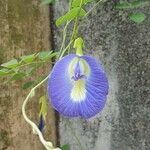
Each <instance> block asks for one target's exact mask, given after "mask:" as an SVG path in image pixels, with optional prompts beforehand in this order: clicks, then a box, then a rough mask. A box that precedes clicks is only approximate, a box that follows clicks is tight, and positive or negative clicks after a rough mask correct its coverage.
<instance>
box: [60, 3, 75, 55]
mask: <svg viewBox="0 0 150 150" xmlns="http://www.w3.org/2000/svg"><path fill="white" fill-rule="evenodd" d="M71 4H72V0H70V2H69V10H70V9H71ZM69 23H70V21H68V22H67V23H66V25H65V27H64V30H63V41H62V44H61V47H60V51H59V56H60V55H61V53H62V51H63V49H64V45H65V41H66V35H67V28H68V25H69Z"/></svg>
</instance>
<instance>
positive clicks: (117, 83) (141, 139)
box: [54, 0, 150, 150]
mask: <svg viewBox="0 0 150 150" xmlns="http://www.w3.org/2000/svg"><path fill="white" fill-rule="evenodd" d="M66 8H67V3H66V1H59V2H58V3H57V4H56V6H55V7H54V16H55V19H56V18H57V17H58V16H60V15H62V14H63V13H64V10H65V9H66ZM140 10H141V11H142V12H145V14H146V15H147V19H146V20H145V21H144V22H143V23H141V24H135V23H132V22H130V21H129V20H127V14H128V13H129V12H131V11H117V10H115V9H114V2H113V1H112V0H108V1H107V2H106V3H105V4H104V5H99V6H98V7H97V9H96V10H94V11H93V12H92V14H90V15H89V16H88V18H87V19H85V20H84V23H83V24H82V25H81V28H80V32H79V34H80V36H82V37H83V38H84V40H85V45H86V48H85V53H86V54H89V55H92V56H94V57H96V58H97V59H98V60H99V61H101V62H102V64H103V66H104V68H105V70H106V72H107V75H108V79H109V85H110V90H109V96H108V100H107V104H106V106H105V109H104V110H103V112H102V113H101V114H99V115H98V116H96V117H95V118H92V119H90V120H81V119H69V123H70V124H71V127H70V126H67V125H66V121H67V122H68V119H66V118H64V117H61V118H60V129H59V130H60V143H61V144H64V143H69V144H70V145H71V149H72V150H79V149H81V148H80V146H79V145H78V143H77V141H76V138H75V137H74V135H73V134H74V133H72V131H74V132H75V134H76V136H77V137H78V138H79V140H80V141H81V143H82V145H83V147H84V150H149V149H150V97H149V92H148V90H149V86H148V83H149V81H150V80H149V73H148V69H149V66H150V59H149V53H150V6H147V7H144V8H141V9H140ZM134 11H136V10H134ZM61 33H62V32H61V30H58V29H57V28H55V37H54V39H55V47H56V49H57V48H58V45H59V43H60V42H61Z"/></svg>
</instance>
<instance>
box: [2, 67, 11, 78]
mask: <svg viewBox="0 0 150 150" xmlns="http://www.w3.org/2000/svg"><path fill="white" fill-rule="evenodd" d="M12 73H13V71H11V70H8V69H5V68H4V69H1V70H0V77H4V76H7V75H11V74H12Z"/></svg>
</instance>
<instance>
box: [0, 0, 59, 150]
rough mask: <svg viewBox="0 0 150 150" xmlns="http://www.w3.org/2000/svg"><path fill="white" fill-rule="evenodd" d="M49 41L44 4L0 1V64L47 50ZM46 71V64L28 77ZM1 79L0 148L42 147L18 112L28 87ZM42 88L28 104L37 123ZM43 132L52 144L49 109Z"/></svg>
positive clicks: (30, 149)
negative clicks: (5, 82) (25, 88)
mask: <svg viewBox="0 0 150 150" xmlns="http://www.w3.org/2000/svg"><path fill="white" fill-rule="evenodd" d="M49 40H50V23H49V8H48V7H41V6H40V1H38V0H0V63H4V62H6V61H7V60H10V59H12V58H18V57H20V56H22V55H24V54H31V53H34V52H39V51H40V50H49V49H51V44H50V41H49ZM49 70H50V66H49V65H48V66H46V67H45V68H43V69H41V70H39V71H38V72H37V74H36V75H34V76H35V77H34V78H30V79H32V80H34V79H37V78H39V76H42V75H44V74H46V73H48V72H49ZM30 79H29V80H30ZM4 81H6V79H3V80H2V79H0V150H42V149H43V150H44V149H45V148H44V147H43V146H42V144H41V143H40V142H39V139H38V137H37V136H36V135H33V133H32V129H31V128H30V127H29V126H28V124H27V123H26V122H25V121H24V119H23V116H22V113H21V106H22V103H23V100H24V99H25V97H26V95H27V94H28V92H29V90H26V91H25V90H23V89H22V88H21V86H22V82H21V81H17V82H10V83H8V84H4ZM26 81H27V80H24V82H26ZM45 89H46V87H45V88H41V89H39V90H38V91H37V93H36V95H37V96H36V97H35V98H34V99H32V102H30V104H29V105H28V110H29V111H28V115H30V117H31V118H32V119H33V120H34V121H35V122H36V123H37V124H38V119H39V118H38V113H39V103H38V99H39V97H40V96H42V95H43V94H44V93H45V92H46V90H45ZM45 133H46V134H45ZM45 133H44V136H45V137H46V139H49V140H52V141H53V142H54V143H55V141H56V126H55V114H54V112H53V110H52V109H50V110H49V116H48V120H47V126H46V130H45Z"/></svg>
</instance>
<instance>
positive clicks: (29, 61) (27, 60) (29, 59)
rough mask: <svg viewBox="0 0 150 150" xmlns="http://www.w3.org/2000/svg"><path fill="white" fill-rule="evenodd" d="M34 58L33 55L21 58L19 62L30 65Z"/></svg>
mask: <svg viewBox="0 0 150 150" xmlns="http://www.w3.org/2000/svg"><path fill="white" fill-rule="evenodd" d="M35 57H36V56H35V54H32V55H26V56H22V57H21V62H25V63H31V62H33V60H34V59H35Z"/></svg>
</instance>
